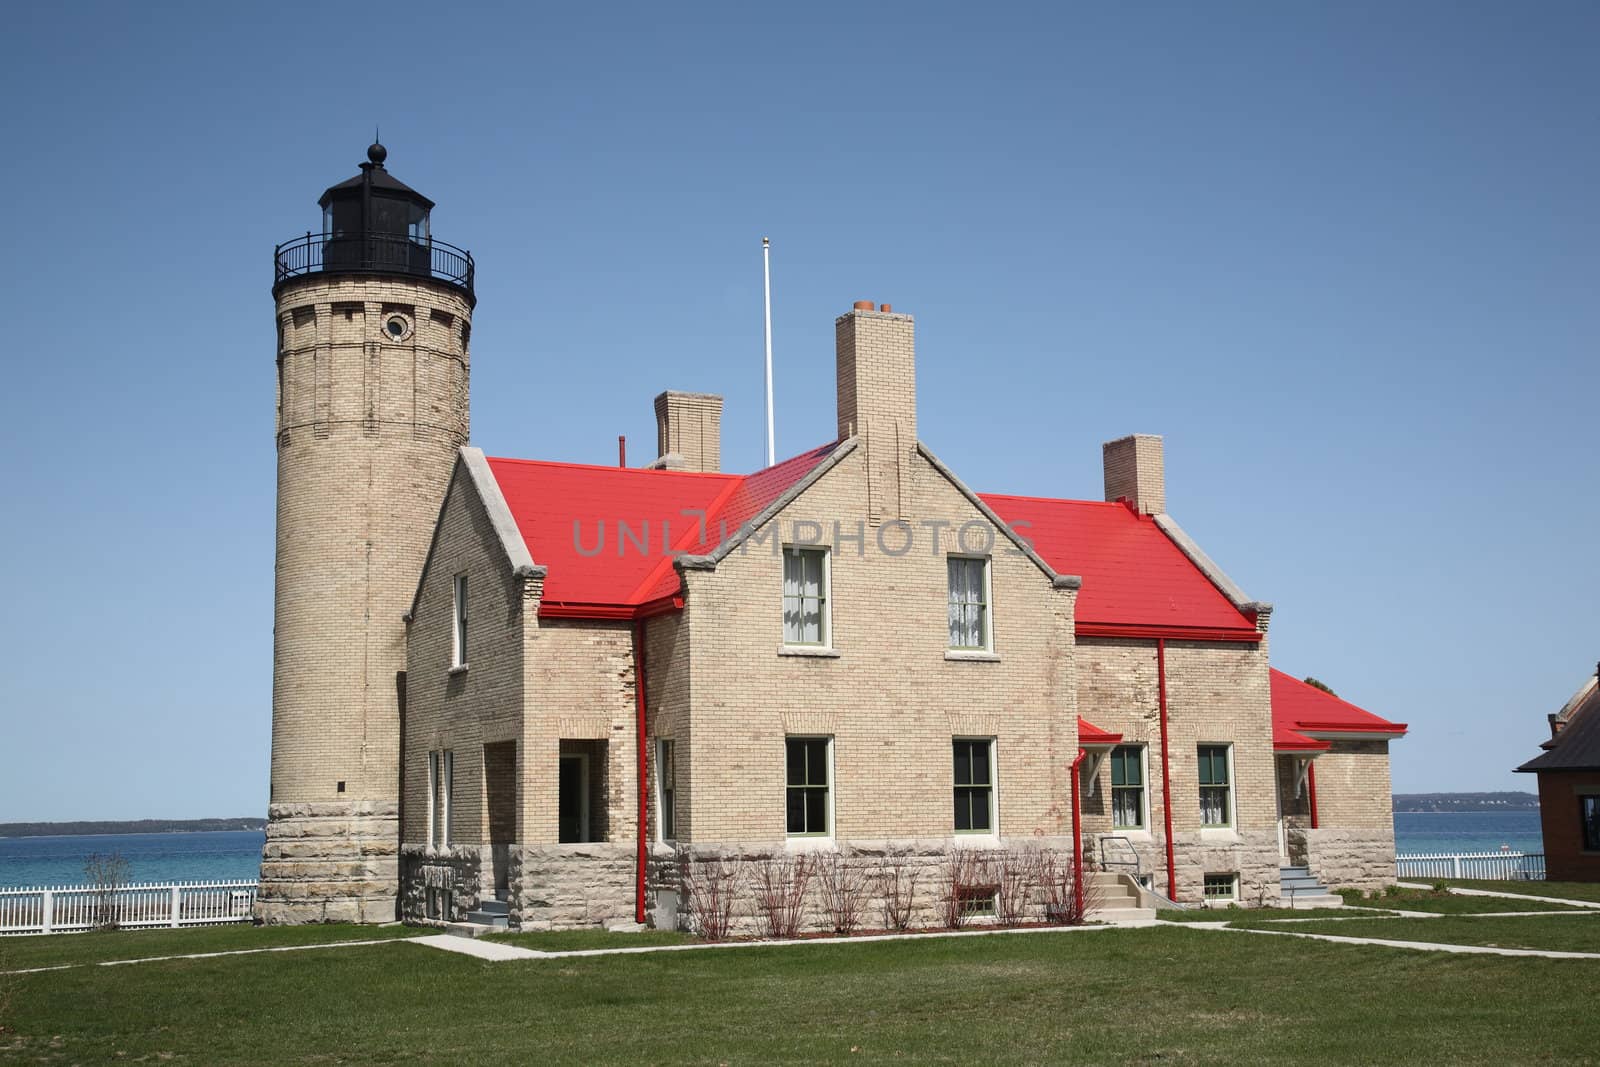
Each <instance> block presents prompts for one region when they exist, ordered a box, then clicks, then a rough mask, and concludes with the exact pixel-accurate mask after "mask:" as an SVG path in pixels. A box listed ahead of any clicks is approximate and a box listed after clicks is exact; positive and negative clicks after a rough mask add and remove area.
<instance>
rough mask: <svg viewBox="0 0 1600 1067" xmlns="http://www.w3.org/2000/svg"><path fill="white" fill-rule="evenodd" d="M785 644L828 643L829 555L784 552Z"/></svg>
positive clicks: (814, 551) (802, 550) (800, 550)
mask: <svg viewBox="0 0 1600 1067" xmlns="http://www.w3.org/2000/svg"><path fill="white" fill-rule="evenodd" d="M783 643H784V644H786V645H824V646H825V645H827V643H828V552H827V550H826V549H822V548H794V547H789V548H785V549H784V550H783Z"/></svg>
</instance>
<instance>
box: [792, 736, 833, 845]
mask: <svg viewBox="0 0 1600 1067" xmlns="http://www.w3.org/2000/svg"><path fill="white" fill-rule="evenodd" d="M832 748H833V746H832V743H831V739H830V738H826V737H786V738H784V756H785V763H786V764H787V772H786V774H785V779H784V780H785V785H786V789H785V802H786V806H787V809H788V811H787V828H788V833H789V836H790V837H827V836H829V835H831V834H832V832H833V798H832V796H831V795H830V790H829V782H830V780H831V778H832V766H831V765H832V763H833V752H832Z"/></svg>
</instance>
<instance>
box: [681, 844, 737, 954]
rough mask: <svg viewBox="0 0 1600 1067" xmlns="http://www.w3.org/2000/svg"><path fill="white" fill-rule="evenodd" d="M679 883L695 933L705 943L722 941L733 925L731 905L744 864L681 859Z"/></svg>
mask: <svg viewBox="0 0 1600 1067" xmlns="http://www.w3.org/2000/svg"><path fill="white" fill-rule="evenodd" d="M679 881H680V882H681V883H682V885H683V895H684V898H685V900H687V902H688V904H689V916H690V921H691V922H692V923H693V924H694V932H695V933H696V934H698V935H700V936H701V937H703V938H705V939H706V940H707V941H725V940H727V937H728V928H729V927H730V926H731V925H732V923H733V906H734V904H735V902H736V901H737V899H738V896H739V890H740V889H741V888H742V887H743V884H744V865H743V863H742V862H741V861H740V860H738V859H733V860H727V859H722V858H720V857H719V858H717V859H705V860H698V861H697V860H692V859H684V860H683V861H682V862H681V864H680V866H679Z"/></svg>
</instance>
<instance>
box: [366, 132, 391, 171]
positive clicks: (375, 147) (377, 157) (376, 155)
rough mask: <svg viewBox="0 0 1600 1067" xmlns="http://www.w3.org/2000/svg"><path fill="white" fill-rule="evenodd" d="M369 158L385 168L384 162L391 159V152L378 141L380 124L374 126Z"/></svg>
mask: <svg viewBox="0 0 1600 1067" xmlns="http://www.w3.org/2000/svg"><path fill="white" fill-rule="evenodd" d="M367 158H368V159H370V160H372V162H374V163H376V164H377V165H378V166H380V167H381V166H383V161H384V160H386V159H388V158H389V150H388V149H387V148H385V147H383V145H382V143H381V142H379V140H378V124H377V123H373V124H372V144H371V145H369V146H368V148H367Z"/></svg>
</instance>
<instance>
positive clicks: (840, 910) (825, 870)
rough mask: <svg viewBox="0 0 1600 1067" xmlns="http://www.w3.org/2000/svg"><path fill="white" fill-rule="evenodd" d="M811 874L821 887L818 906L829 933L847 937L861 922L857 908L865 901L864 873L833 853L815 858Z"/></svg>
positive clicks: (859, 911) (865, 877) (865, 884)
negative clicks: (827, 925)
mask: <svg viewBox="0 0 1600 1067" xmlns="http://www.w3.org/2000/svg"><path fill="white" fill-rule="evenodd" d="M812 873H813V874H815V875H816V878H817V884H818V886H819V887H820V888H821V890H822V906H823V909H824V910H825V911H827V913H828V921H829V922H830V923H831V924H832V925H833V932H834V933H836V934H841V935H843V936H845V937H849V936H850V935H851V934H853V933H855V931H856V928H857V927H859V926H860V925H861V909H862V908H863V907H864V906H865V904H866V900H867V876H866V874H865V873H864V872H863V871H862V870H861V868H859V867H855V866H851V865H850V864H847V863H845V862H844V858H843V857H842V856H840V855H839V854H838V853H837V852H835V853H833V854H832V855H829V856H826V857H824V858H822V859H820V860H818V861H817V863H816V864H815V865H814V866H813V868H812Z"/></svg>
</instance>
